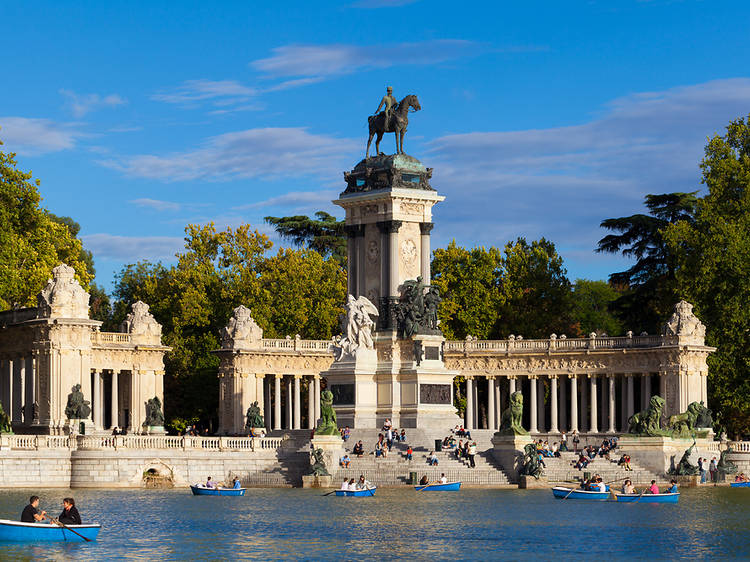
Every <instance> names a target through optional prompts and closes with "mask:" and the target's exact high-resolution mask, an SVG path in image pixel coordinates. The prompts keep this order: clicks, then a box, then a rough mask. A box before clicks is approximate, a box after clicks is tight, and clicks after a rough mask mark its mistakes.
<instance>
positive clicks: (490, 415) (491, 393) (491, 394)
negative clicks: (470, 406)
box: [487, 377, 497, 429]
mask: <svg viewBox="0 0 750 562" xmlns="http://www.w3.org/2000/svg"><path fill="white" fill-rule="evenodd" d="M496 428H497V425H496V424H495V377H487V429H496Z"/></svg>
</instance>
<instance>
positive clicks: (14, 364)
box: [10, 357, 23, 423]
mask: <svg viewBox="0 0 750 562" xmlns="http://www.w3.org/2000/svg"><path fill="white" fill-rule="evenodd" d="M19 363H20V361H19V358H18V357H16V358H14V359H11V360H10V376H11V379H12V382H11V385H12V386H11V392H12V399H11V403H12V405H13V408H12V410H13V411H12V420H11V421H12V422H13V423H22V422H23V420H22V416H21V407H22V406H23V387H22V386H21V371H20V369H19V368H18V367H19Z"/></svg>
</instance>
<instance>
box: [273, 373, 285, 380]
mask: <svg viewBox="0 0 750 562" xmlns="http://www.w3.org/2000/svg"><path fill="white" fill-rule="evenodd" d="M274 378H277V379H283V378H284V375H278V374H275V375H274Z"/></svg>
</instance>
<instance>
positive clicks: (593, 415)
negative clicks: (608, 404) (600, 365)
mask: <svg viewBox="0 0 750 562" xmlns="http://www.w3.org/2000/svg"><path fill="white" fill-rule="evenodd" d="M589 377H591V423H590V424H589V433H599V426H598V425H597V417H598V414H599V408H598V406H597V403H596V398H597V396H596V375H589Z"/></svg>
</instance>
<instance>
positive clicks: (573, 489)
mask: <svg viewBox="0 0 750 562" xmlns="http://www.w3.org/2000/svg"><path fill="white" fill-rule="evenodd" d="M575 491H576V489H575V488H571V489H570V492H568V493H567V495H566V496H565V497H564V498H563V499H564V500H567V499H568V496H569V495H570V494H572V493H573V492H575Z"/></svg>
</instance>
